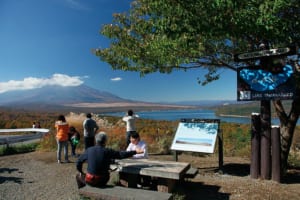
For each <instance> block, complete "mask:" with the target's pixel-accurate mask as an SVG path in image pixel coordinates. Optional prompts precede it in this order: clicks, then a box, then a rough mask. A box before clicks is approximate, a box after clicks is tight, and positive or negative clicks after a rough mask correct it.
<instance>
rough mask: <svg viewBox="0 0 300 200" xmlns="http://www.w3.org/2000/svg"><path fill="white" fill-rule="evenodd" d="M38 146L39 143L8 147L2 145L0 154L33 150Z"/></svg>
mask: <svg viewBox="0 0 300 200" xmlns="http://www.w3.org/2000/svg"><path fill="white" fill-rule="evenodd" d="M37 148H38V143H32V144H22V145H10V146H8V147H7V146H2V147H0V156H3V155H12V154H18V153H27V152H32V151H35V150H36V149H37Z"/></svg>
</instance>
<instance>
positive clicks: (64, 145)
mask: <svg viewBox="0 0 300 200" xmlns="http://www.w3.org/2000/svg"><path fill="white" fill-rule="evenodd" d="M62 148H64V157H65V160H69V157H68V140H66V141H58V140H57V160H61V151H62Z"/></svg>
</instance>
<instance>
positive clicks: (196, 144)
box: [171, 119, 220, 153]
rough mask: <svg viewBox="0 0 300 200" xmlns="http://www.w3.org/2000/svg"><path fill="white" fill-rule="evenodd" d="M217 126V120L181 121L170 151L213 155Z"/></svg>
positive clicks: (218, 121)
mask: <svg viewBox="0 0 300 200" xmlns="http://www.w3.org/2000/svg"><path fill="white" fill-rule="evenodd" d="M219 126H220V120H219V119H182V120H181V121H180V123H179V125H178V128H177V131H176V134H175V137H174V139H173V143H172V146H171V150H179V151H191V152H203V153H213V152H214V148H215V143H216V138H217V135H218V131H219Z"/></svg>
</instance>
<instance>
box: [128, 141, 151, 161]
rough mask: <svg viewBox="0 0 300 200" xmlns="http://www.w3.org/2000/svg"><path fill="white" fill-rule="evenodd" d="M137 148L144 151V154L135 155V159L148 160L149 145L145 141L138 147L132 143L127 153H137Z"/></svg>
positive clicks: (140, 142)
mask: <svg viewBox="0 0 300 200" xmlns="http://www.w3.org/2000/svg"><path fill="white" fill-rule="evenodd" d="M137 147H138V148H140V149H142V150H144V153H139V154H135V155H133V158H148V151H147V145H146V143H145V142H144V141H141V140H140V141H139V142H138V143H137V144H136V145H135V144H133V143H130V144H129V145H128V147H127V149H126V151H135V150H136V148H137Z"/></svg>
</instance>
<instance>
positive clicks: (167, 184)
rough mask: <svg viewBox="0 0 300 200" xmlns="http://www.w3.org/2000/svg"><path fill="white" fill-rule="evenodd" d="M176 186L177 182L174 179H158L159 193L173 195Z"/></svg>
mask: <svg viewBox="0 0 300 200" xmlns="http://www.w3.org/2000/svg"><path fill="white" fill-rule="evenodd" d="M175 184H176V180H174V179H165V178H158V179H157V191H159V192H168V193H171V192H172V190H173V189H174V187H175Z"/></svg>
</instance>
